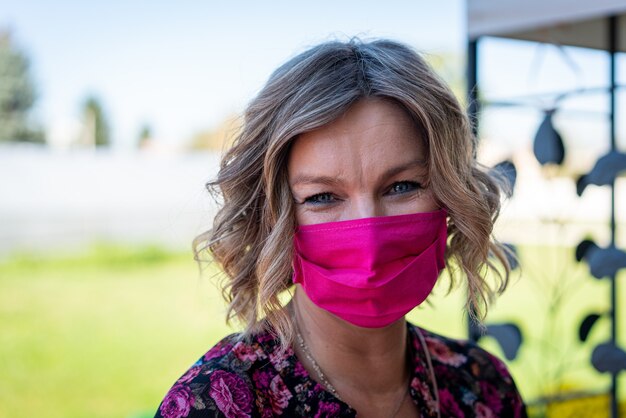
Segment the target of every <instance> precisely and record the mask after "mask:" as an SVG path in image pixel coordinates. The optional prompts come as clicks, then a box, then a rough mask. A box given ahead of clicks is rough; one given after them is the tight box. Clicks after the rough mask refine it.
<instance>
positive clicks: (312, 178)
mask: <svg viewBox="0 0 626 418" xmlns="http://www.w3.org/2000/svg"><path fill="white" fill-rule="evenodd" d="M415 167H420V168H423V167H426V161H425V160H416V161H410V162H408V163H406V164H402V165H399V166H396V167H391V168H389V169H388V170H386V171H385V172H384V173H383V174H382V175H381V178H382V179H387V178H389V177H393V176H395V175H396V174H399V173H402V172H403V171H406V170H409V169H411V168H415ZM339 183H341V177H339V176H316V175H312V174H305V173H303V174H299V175H297V176H296V177H295V178H294V179H293V182H291V185H292V186H297V185H302V184H322V185H326V186H333V185H337V184H339Z"/></svg>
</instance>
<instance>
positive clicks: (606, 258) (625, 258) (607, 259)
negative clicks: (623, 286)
mask: <svg viewBox="0 0 626 418" xmlns="http://www.w3.org/2000/svg"><path fill="white" fill-rule="evenodd" d="M587 262H588V263H589V270H590V271H591V275H592V276H593V277H595V278H596V279H601V278H603V277H608V276H614V275H615V273H617V271H618V270H620V269H623V268H626V252H624V251H623V250H620V249H618V248H615V247H609V248H601V249H599V250H596V251H593V252H592V253H591V255H590V256H589V257H588V258H587Z"/></svg>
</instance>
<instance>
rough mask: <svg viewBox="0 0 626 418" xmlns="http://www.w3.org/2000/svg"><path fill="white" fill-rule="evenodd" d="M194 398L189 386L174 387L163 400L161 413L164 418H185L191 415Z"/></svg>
mask: <svg viewBox="0 0 626 418" xmlns="http://www.w3.org/2000/svg"><path fill="white" fill-rule="evenodd" d="M194 400H195V398H194V396H193V394H192V393H191V390H190V389H189V388H188V387H187V386H183V385H178V384H177V385H174V386H173V387H172V388H171V389H170V391H169V392H168V393H167V395H166V396H165V399H163V402H162V403H161V407H160V408H159V411H160V412H161V415H162V416H163V417H164V418H183V417H186V416H187V415H189V410H190V409H191V406H192V405H193V403H194Z"/></svg>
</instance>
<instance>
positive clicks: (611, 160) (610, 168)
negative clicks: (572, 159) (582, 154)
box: [576, 151, 626, 196]
mask: <svg viewBox="0 0 626 418" xmlns="http://www.w3.org/2000/svg"><path fill="white" fill-rule="evenodd" d="M623 171H626V154H625V153H623V152H617V151H611V152H609V153H608V154H606V155H603V156H602V157H600V158H598V161H596V163H595V165H594V166H593V168H592V169H591V171H590V172H589V174H587V175H585V176H582V177H580V178H579V179H578V181H577V182H576V193H578V195H579V196H580V195H582V193H583V191H584V190H585V188H586V187H587V186H588V185H590V184H595V185H596V186H606V185H609V184H611V183H612V182H613V180H615V177H617V176H618V175H619V174H620V173H621V172H623Z"/></svg>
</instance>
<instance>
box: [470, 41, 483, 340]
mask: <svg viewBox="0 0 626 418" xmlns="http://www.w3.org/2000/svg"><path fill="white" fill-rule="evenodd" d="M477 90H478V38H476V39H470V40H469V41H468V44H467V102H468V106H467V115H468V117H469V119H470V122H471V125H472V133H473V134H474V136H475V137H477V136H478V109H479V103H478V91H477ZM474 152H476V151H474ZM471 314H472V312H468V314H467V335H468V339H469V340H470V341H478V339H479V338H480V337H481V331H480V329H479V328H478V327H477V326H476V324H475V323H474V320H473V319H472V315H471Z"/></svg>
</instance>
